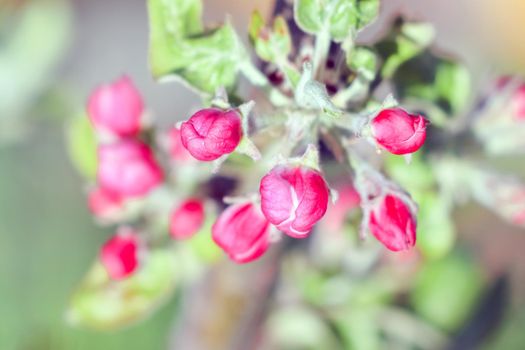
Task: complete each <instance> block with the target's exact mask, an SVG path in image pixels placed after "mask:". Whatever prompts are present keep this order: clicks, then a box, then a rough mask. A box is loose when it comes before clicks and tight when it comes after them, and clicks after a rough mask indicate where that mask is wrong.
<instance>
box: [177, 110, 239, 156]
mask: <svg viewBox="0 0 525 350" xmlns="http://www.w3.org/2000/svg"><path fill="white" fill-rule="evenodd" d="M180 132H181V140H182V144H183V145H184V147H186V149H187V150H188V151H189V152H190V153H191V155H192V156H193V157H195V158H196V159H198V160H202V161H211V160H215V159H217V158H219V157H220V156H222V155H224V154H228V153H231V152H233V151H234V150H235V148H236V147H237V145H238V144H239V142H240V141H241V137H242V128H241V117H240V115H239V113H238V112H237V111H236V110H234V109H230V110H227V111H223V110H221V109H218V108H207V109H201V110H200V111H198V112H197V113H195V114H194V115H192V116H191V118H190V119H189V120H188V121H186V122H184V123H182V126H181V128H180Z"/></svg>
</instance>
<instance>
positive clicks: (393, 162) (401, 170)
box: [385, 152, 435, 199]
mask: <svg viewBox="0 0 525 350" xmlns="http://www.w3.org/2000/svg"><path fill="white" fill-rule="evenodd" d="M385 160H386V161H385V167H386V170H387V172H388V174H389V175H390V176H391V177H392V178H393V179H394V180H395V181H396V182H397V183H399V184H400V185H401V187H403V188H405V189H406V190H407V191H408V192H409V193H410V194H411V195H413V196H414V197H416V199H419V198H417V197H418V196H419V194H420V193H421V192H423V191H426V190H430V189H432V188H433V187H434V186H435V179H434V175H433V172H432V169H431V168H430V167H429V166H428V164H426V163H425V161H424V160H423V157H422V155H421V153H419V152H418V153H414V154H412V160H411V161H410V164H407V163H406V161H405V160H404V159H403V158H402V157H398V156H395V155H388V156H387V157H385Z"/></svg>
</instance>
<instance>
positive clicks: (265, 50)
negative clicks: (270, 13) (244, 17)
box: [250, 12, 292, 65]
mask: <svg viewBox="0 0 525 350" xmlns="http://www.w3.org/2000/svg"><path fill="white" fill-rule="evenodd" d="M250 38H251V40H252V43H253V45H254V47H255V52H256V53H257V56H259V57H260V58H261V59H262V60H264V61H267V62H273V63H275V64H277V65H283V64H282V63H284V62H286V61H287V59H288V55H289V54H290V52H291V51H292V39H291V37H290V31H289V29H288V24H287V23H286V20H285V19H284V18H283V17H281V16H278V17H276V18H275V20H274V22H273V28H272V30H270V29H269V28H265V24H264V22H262V17H261V15H260V14H259V12H254V14H253V16H252V19H251V22H250Z"/></svg>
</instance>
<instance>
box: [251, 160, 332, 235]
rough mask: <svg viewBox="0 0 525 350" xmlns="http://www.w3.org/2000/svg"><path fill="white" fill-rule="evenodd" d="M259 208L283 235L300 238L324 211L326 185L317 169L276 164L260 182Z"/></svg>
mask: <svg viewBox="0 0 525 350" xmlns="http://www.w3.org/2000/svg"><path fill="white" fill-rule="evenodd" d="M259 191H260V194H261V207H262V211H263V213H264V215H265V216H266V218H267V219H268V220H269V221H270V222H271V223H272V224H274V225H275V226H277V228H278V229H279V230H281V231H283V232H284V233H286V234H287V235H289V236H291V237H295V238H304V237H306V236H307V235H308V233H309V232H310V231H311V230H312V227H313V226H314V225H315V224H316V223H317V221H319V220H320V219H321V218H322V217H323V215H324V214H325V212H326V208H327V206H328V197H329V191H328V186H327V184H326V182H325V180H324V178H323V176H322V175H321V173H320V172H319V171H317V170H314V169H312V168H309V167H305V166H288V165H278V166H276V167H274V168H273V169H272V170H271V171H270V172H269V173H268V174H267V175H266V176H264V177H263V179H262V180H261V184H260V188H259Z"/></svg>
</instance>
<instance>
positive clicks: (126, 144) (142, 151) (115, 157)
mask: <svg viewBox="0 0 525 350" xmlns="http://www.w3.org/2000/svg"><path fill="white" fill-rule="evenodd" d="M97 179H98V183H99V185H100V186H102V187H104V188H105V189H107V190H108V191H111V192H113V193H115V194H117V195H119V196H122V197H140V196H144V195H146V194H147V193H148V192H150V191H151V190H152V189H153V188H155V187H156V186H158V185H159V184H160V183H161V182H162V179H163V173H162V169H161V168H160V167H159V165H158V164H157V162H156V160H155V158H154V156H153V152H152V151H151V149H150V148H149V146H147V145H146V144H144V143H142V142H140V141H136V140H123V141H119V142H116V143H111V144H105V145H101V146H99V148H98V170H97Z"/></svg>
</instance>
